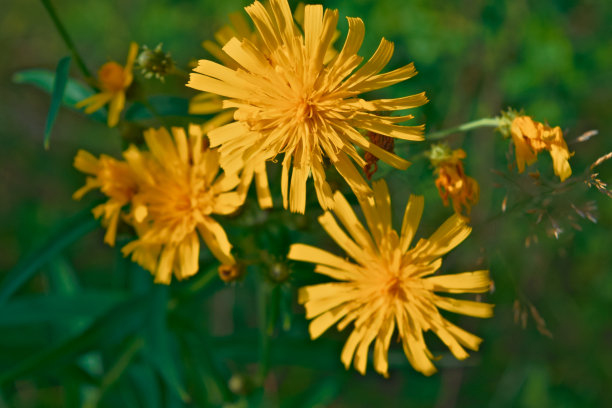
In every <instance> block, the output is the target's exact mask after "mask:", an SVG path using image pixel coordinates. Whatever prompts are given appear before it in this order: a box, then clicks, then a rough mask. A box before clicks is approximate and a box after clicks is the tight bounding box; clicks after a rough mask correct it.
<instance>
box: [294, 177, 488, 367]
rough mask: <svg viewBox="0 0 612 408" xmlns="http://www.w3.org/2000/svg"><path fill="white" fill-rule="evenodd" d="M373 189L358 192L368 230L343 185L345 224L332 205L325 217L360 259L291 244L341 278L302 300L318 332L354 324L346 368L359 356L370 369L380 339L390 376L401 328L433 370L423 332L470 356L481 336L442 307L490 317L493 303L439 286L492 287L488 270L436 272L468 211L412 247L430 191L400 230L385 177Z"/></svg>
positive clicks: (340, 206)
mask: <svg viewBox="0 0 612 408" xmlns="http://www.w3.org/2000/svg"><path fill="white" fill-rule="evenodd" d="M373 188H374V195H373V196H370V197H365V198H360V199H359V201H360V205H361V209H362V210H363V213H364V215H365V219H366V221H367V225H368V227H369V232H368V231H367V230H366V228H365V227H364V226H363V225H362V224H361V222H360V221H359V220H358V218H357V217H356V215H355V213H354V212H353V210H352V208H351V206H350V205H349V204H348V202H347V201H346V199H345V198H344V197H343V196H342V194H340V193H339V192H336V193H335V195H334V201H335V206H334V208H333V212H334V213H335V215H336V217H337V218H338V219H339V220H340V223H341V224H342V226H343V227H344V229H343V228H342V227H340V225H338V223H337V222H336V219H335V218H334V216H333V215H332V214H331V213H330V212H325V214H323V215H322V216H321V217H319V222H320V223H321V225H322V226H323V228H324V229H325V230H326V231H327V233H328V234H329V235H330V236H331V237H332V238H333V239H334V241H336V243H337V244H338V245H340V246H341V247H342V249H344V250H345V251H346V253H347V254H348V255H349V256H350V257H351V258H352V259H353V260H355V261H356V263H353V262H351V261H349V260H346V259H343V258H341V257H339V256H336V255H333V254H331V253H329V252H327V251H324V250H322V249H319V248H316V247H312V246H309V245H303V244H295V245H292V247H291V249H290V251H289V255H288V258H289V259H292V260H296V261H304V262H312V263H315V264H317V266H316V268H315V272H317V273H320V274H323V275H327V276H329V277H331V278H333V279H335V280H337V281H340V282H331V283H323V284H319V285H313V286H307V287H304V288H302V289H301V290H300V293H299V299H298V300H299V302H300V303H303V304H304V305H305V307H306V317H307V318H308V319H313V320H312V322H311V323H310V335H311V337H312V338H313V339H315V338H317V337H319V336H320V335H321V334H322V333H323V332H325V331H326V330H327V329H329V328H330V327H331V326H332V325H334V324H336V323H337V324H338V325H337V327H338V329H339V330H343V329H344V328H346V327H347V326H348V325H349V324H350V323H353V325H354V328H353V331H352V333H351V334H350V336H349V338H348V340H347V341H346V344H345V345H344V349H343V350H342V355H341V360H342V362H343V363H344V365H345V367H346V368H347V369H348V367H349V366H350V364H351V361H353V362H354V365H355V368H356V369H357V370H358V371H359V372H361V373H362V374H364V373H365V371H366V365H367V360H368V358H367V357H368V349H369V348H370V345H371V344H372V342H374V341H375V344H374V369H375V370H376V371H377V372H379V373H380V374H382V375H384V376H387V375H388V357H387V354H388V351H389V345H390V343H391V338H392V337H393V333H394V331H395V328H396V327H397V330H398V332H399V338H400V339H401V341H402V345H403V348H404V353H405V354H406V357H407V358H408V360H409V361H410V363H411V364H412V366H413V367H414V368H415V369H416V370H417V371H420V372H421V373H423V374H425V375H431V374H433V373H434V372H435V371H436V368H435V366H434V365H433V364H432V362H431V360H432V359H433V356H432V354H431V352H430V351H429V349H428V348H427V345H426V344H425V339H424V337H423V333H424V332H426V331H429V330H431V331H432V332H434V333H435V334H436V335H437V336H438V337H439V338H440V339H441V340H442V342H444V344H446V346H447V347H448V348H449V349H450V351H451V352H452V354H453V355H454V356H455V357H456V358H458V359H465V358H467V357H468V354H467V352H466V351H465V350H464V347H467V348H469V349H472V350H477V349H478V346H479V344H480V343H481V341H482V340H481V339H480V338H478V337H476V336H475V335H473V334H470V333H468V332H467V331H465V330H463V329H461V328H459V327H458V326H456V325H454V324H452V323H451V322H449V321H448V320H446V319H445V318H444V317H443V316H442V315H441V314H440V311H439V310H438V309H443V310H446V311H449V312H454V313H461V314H464V315H469V316H475V317H490V316H492V313H493V305H490V304H486V303H480V302H474V301H470V300H460V299H455V298H450V297H445V296H439V295H437V294H436V293H435V292H445V293H453V294H456V293H482V292H486V291H488V290H489V284H490V280H489V271H486V270H481V271H475V272H464V273H459V274H453V275H434V273H435V272H436V271H437V270H438V269H439V268H440V265H441V264H442V259H441V257H442V256H443V255H444V254H446V253H447V252H449V251H450V250H452V249H453V248H454V247H456V246H457V245H459V244H460V243H461V242H462V241H463V240H464V239H465V238H466V237H467V236H468V235H469V234H470V231H471V228H470V227H468V226H467V225H466V224H465V222H464V220H463V218H462V217H460V216H458V215H453V216H452V217H450V218H449V219H448V220H447V221H446V222H445V223H444V224H442V226H440V228H438V230H437V231H436V232H435V233H434V234H433V235H432V236H431V237H429V238H428V239H421V240H419V241H418V242H417V243H416V245H415V246H414V247H412V248H410V249H409V247H410V243H411V241H412V239H413V237H414V235H415V232H416V230H417V227H418V224H419V221H420V219H421V214H422V212H423V205H424V204H423V203H424V202H423V197H417V196H411V197H410V200H409V201H408V205H407V207H406V211H405V214H404V221H403V224H402V230H401V233H400V234H398V233H397V232H396V231H395V230H394V229H393V228H392V226H391V218H392V212H391V200H390V198H389V191H388V189H387V185H386V183H385V182H384V181H380V182H375V183H374V185H373ZM345 230H346V232H348V234H347V233H346V232H345ZM432 275H434V276H432Z"/></svg>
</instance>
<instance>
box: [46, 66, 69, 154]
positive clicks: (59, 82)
mask: <svg viewBox="0 0 612 408" xmlns="http://www.w3.org/2000/svg"><path fill="white" fill-rule="evenodd" d="M70 61H71V58H70V56H68V57H64V58H62V59H61V60H60V61H59V63H58V64H57V69H56V70H55V78H54V80H53V90H52V92H51V106H49V113H48V114H47V123H46V124H45V136H44V139H43V140H44V146H45V150H49V140H50V138H51V129H53V124H54V123H55V119H56V118H57V114H58V112H59V108H60V106H61V105H62V101H63V100H64V91H65V90H66V84H67V83H68V75H69V74H70Z"/></svg>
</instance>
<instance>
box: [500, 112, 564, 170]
mask: <svg viewBox="0 0 612 408" xmlns="http://www.w3.org/2000/svg"><path fill="white" fill-rule="evenodd" d="M510 134H511V136H512V141H513V142H514V151H515V155H516V165H517V167H518V171H519V173H522V172H523V171H525V163H527V165H530V164H533V163H534V162H535V161H536V160H537V155H538V153H540V152H542V151H544V150H547V151H548V152H549V153H550V157H552V160H553V169H554V172H555V174H556V175H557V176H559V178H560V179H561V181H565V179H567V178H568V177H569V176H571V175H572V169H571V167H570V165H569V158H570V157H571V156H572V153H570V152H569V149H568V147H567V143H565V140H564V139H563V132H561V128H560V127H559V126H557V127H554V128H551V127H550V126H547V125H545V124H543V123H540V122H536V121H534V120H533V119H531V118H530V117H529V116H523V115H520V116H516V117H515V118H514V119H513V120H512V124H511V127H510Z"/></svg>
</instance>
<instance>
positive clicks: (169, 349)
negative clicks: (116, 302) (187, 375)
mask: <svg viewBox="0 0 612 408" xmlns="http://www.w3.org/2000/svg"><path fill="white" fill-rule="evenodd" d="M168 289H169V288H168V287H167V286H160V285H157V286H156V287H154V288H153V294H154V298H153V301H152V302H151V306H152V310H151V315H150V320H149V322H148V323H149V324H148V325H147V333H148V335H149V336H148V337H147V339H146V340H147V343H146V347H145V356H146V358H147V359H148V360H149V361H150V362H151V365H152V366H153V367H154V368H155V369H156V370H157V371H158V373H159V376H160V377H161V378H162V380H163V381H164V382H165V383H166V385H167V386H168V389H169V390H171V391H172V392H174V393H176V396H177V397H179V398H180V399H181V400H182V401H183V402H187V401H189V399H190V397H189V395H188V394H187V391H186V390H185V385H184V382H183V379H182V377H181V375H180V372H179V367H178V366H177V360H178V359H177V356H176V353H175V352H174V351H175V350H176V347H174V346H175V345H174V344H173V343H172V342H171V338H170V335H169V332H168V328H167V326H166V317H167V308H168Z"/></svg>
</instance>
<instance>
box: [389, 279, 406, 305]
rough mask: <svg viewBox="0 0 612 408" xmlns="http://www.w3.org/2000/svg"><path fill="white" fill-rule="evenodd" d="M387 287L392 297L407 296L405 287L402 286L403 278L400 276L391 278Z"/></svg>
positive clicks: (403, 297)
mask: <svg viewBox="0 0 612 408" xmlns="http://www.w3.org/2000/svg"><path fill="white" fill-rule="evenodd" d="M386 289H387V294H388V295H389V296H391V297H392V298H399V299H402V300H403V299H405V298H406V294H405V293H404V288H403V287H402V280H401V279H400V278H399V277H398V276H394V277H392V278H390V279H389V281H388V282H387V287H386Z"/></svg>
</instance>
